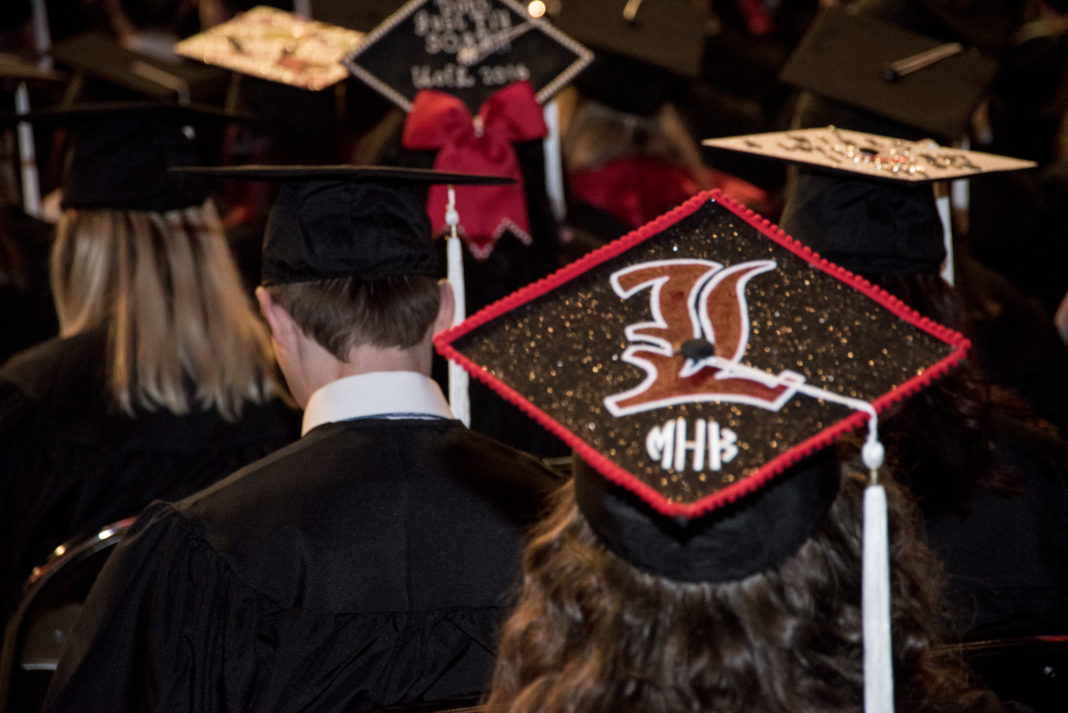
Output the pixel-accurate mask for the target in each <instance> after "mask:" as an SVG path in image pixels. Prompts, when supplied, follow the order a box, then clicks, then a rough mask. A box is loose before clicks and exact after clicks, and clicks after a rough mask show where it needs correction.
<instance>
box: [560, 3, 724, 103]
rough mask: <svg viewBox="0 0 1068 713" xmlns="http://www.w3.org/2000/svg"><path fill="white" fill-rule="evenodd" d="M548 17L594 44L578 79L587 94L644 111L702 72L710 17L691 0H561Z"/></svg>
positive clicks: (662, 100) (677, 92)
mask: <svg viewBox="0 0 1068 713" xmlns="http://www.w3.org/2000/svg"><path fill="white" fill-rule="evenodd" d="M549 17H550V18H551V19H552V21H553V24H554V25H556V26H557V27H559V28H560V29H561V30H563V31H564V32H566V33H568V34H569V35H570V36H572V37H574V38H575V39H576V40H578V41H579V42H582V43H583V44H584V45H586V46H588V47H590V48H591V49H593V50H594V52H595V55H594V59H593V62H591V63H590V66H589V67H587V68H586V69H585V70H584V71H583V72H582V73H581V74H579V75H578V76H577V77H576V78H575V81H574V84H575V86H576V87H578V88H579V89H580V90H581V91H582V92H583V93H584V94H585V95H587V96H589V97H592V98H594V99H596V100H597V101H600V102H601V103H603V104H607V105H608V106H612V107H615V108H617V109H620V110H622V111H626V112H629V113H632V114H638V115H641V116H648V115H650V114H652V113H654V112H655V111H656V110H657V109H659V108H660V106H661V105H662V104H663V103H664V102H666V101H669V100H671V99H674V98H676V97H677V96H678V95H679V94H680V93H681V92H682V90H683V88H684V87H685V84H686V82H687V81H688V80H691V79H695V78H697V77H699V76H700V74H701V69H702V62H703V58H704V52H705V41H706V32H707V28H708V25H709V22H710V17H709V11H708V6H707V5H705V4H704V3H695V2H692V0H644V1H642V0H631V1H630V2H625V1H624V0H562V1H561V2H558V3H552V4H550V9H549Z"/></svg>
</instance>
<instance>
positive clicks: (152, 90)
mask: <svg viewBox="0 0 1068 713" xmlns="http://www.w3.org/2000/svg"><path fill="white" fill-rule="evenodd" d="M49 55H50V56H51V57H52V59H53V60H55V62H56V64H58V65H61V66H63V67H66V68H68V69H70V70H72V71H73V72H75V74H76V76H87V77H90V78H93V79H96V80H98V85H97V87H98V88H97V90H96V91H95V92H93V93H91V94H90V96H89V98H90V99H91V100H131V99H142V100H144V99H148V100H154V101H178V102H180V103H189V102H204V103H211V102H213V101H215V100H217V99H219V98H221V97H222V96H223V95H224V93H225V91H226V87H227V82H228V78H229V74H228V73H227V72H225V71H223V70H221V69H218V68H216V67H209V66H206V65H203V64H200V63H198V62H191V61H189V60H185V59H182V58H181V57H175V58H174V59H173V60H172V61H167V60H164V59H160V58H159V57H155V56H152V55H148V54H145V53H143V52H137V51H135V50H132V49H128V48H126V47H123V46H122V45H121V44H119V42H118V41H117V40H116V39H115V38H114V37H112V36H111V35H109V34H107V33H105V32H101V31H98V30H93V31H90V32H86V33H84V34H81V35H75V36H74V37H71V38H68V39H66V40H63V41H62V42H59V43H57V44H55V45H53V46H52V48H51V49H50V50H49Z"/></svg>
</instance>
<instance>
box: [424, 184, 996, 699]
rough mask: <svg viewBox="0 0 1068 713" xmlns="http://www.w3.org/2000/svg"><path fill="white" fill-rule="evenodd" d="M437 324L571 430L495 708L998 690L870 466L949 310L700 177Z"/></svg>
mask: <svg viewBox="0 0 1068 713" xmlns="http://www.w3.org/2000/svg"><path fill="white" fill-rule="evenodd" d="M438 346H439V349H440V350H441V351H442V352H443V353H444V354H445V355H446V356H448V357H449V358H451V359H456V360H459V361H460V363H462V364H464V365H465V367H466V368H468V369H469V370H470V371H471V373H472V375H473V376H475V377H476V378H479V379H481V380H483V381H485V382H486V383H487V384H488V385H489V386H491V387H492V388H494V389H495V390H497V391H498V392H499V393H501V394H502V395H505V396H507V397H508V398H509V399H510V400H511V401H512V402H513V403H515V404H516V405H518V406H519V407H520V408H521V409H523V410H524V411H525V412H526V413H528V414H529V415H531V416H532V417H534V418H535V419H536V420H537V421H538V422H539V423H541V424H542V425H544V426H545V427H546V428H549V429H550V430H552V431H553V432H554V433H555V434H557V435H558V436H559V437H560V438H562V439H563V440H565V441H566V442H567V443H568V444H569V445H571V446H572V447H573V448H574V449H575V453H576V456H577V458H576V460H575V466H574V478H573V479H572V480H571V481H569V482H568V483H566V484H564V485H563V486H562V488H561V490H560V492H559V493H558V494H557V497H556V499H555V509H554V510H553V512H552V514H551V515H550V516H549V517H547V518H546V519H545V520H543V521H542V522H541V523H540V524H539V526H538V527H537V529H536V531H535V534H534V537H533V539H532V541H531V543H530V545H529V546H528V548H527V550H526V552H525V555H524V562H523V564H524V584H523V591H522V594H521V596H520V600H519V603H518V605H517V607H516V609H515V611H514V612H513V614H512V616H511V617H510V619H509V621H508V622H507V624H506V625H505V627H504V629H503V632H502V636H501V650H500V658H499V661H498V664H497V668H496V675H495V679H494V685H493V691H492V693H491V695H490V697H489V699H488V702H487V709H490V710H507V711H510V713H524V712H527V711H531V712H533V711H538V712H539V713H555V712H563V711H761V712H765V711H766V712H769V713H770V712H773V711H774V712H782V711H811V712H813V713H815V712H816V711H819V712H821V713H829V712H831V711H834V712H842V713H844V712H847V711H848V712H850V713H860V711H866V712H867V713H891V712H892V711H894V710H898V711H910V712H912V713H915V712H918V711H999V710H1001V705H1000V703H999V701H998V700H997V699H996V698H995V697H993V696H991V695H989V694H986V693H983V692H975V691H973V690H971V684H970V682H969V681H968V678H967V672H966V670H965V669H964V668H963V667H962V666H961V665H960V663H959V661H956V660H955V659H954V657H953V656H952V655H950V654H947V655H945V656H939V655H938V650H937V649H936V648H935V644H937V643H939V641H940V630H939V620H938V616H937V611H938V604H939V589H938V583H939V579H938V576H937V566H936V565H935V560H934V558H933V556H932V554H931V552H930V551H929V550H928V549H927V548H926V547H925V546H924V543H923V541H922V537H920V536H918V533H917V528H916V520H915V513H914V512H910V506H909V503H908V500H907V497H905V494H904V490H903V489H902V488H900V487H898V486H897V485H896V484H895V483H894V481H893V477H892V473H891V471H890V469H888V468H883V467H881V466H882V457H883V448H882V446H881V441H880V439H879V434H880V432H881V429H880V423H881V421H882V418H883V416H884V414H890V415H891V417H892V412H893V410H895V409H896V408H897V404H898V403H899V402H900V401H901V400H902V399H905V398H907V397H908V396H909V395H911V394H914V393H916V392H917V391H919V390H921V389H924V388H925V387H927V386H928V385H929V384H931V383H932V381H934V380H935V379H937V378H939V377H940V376H944V375H945V374H946V373H947V372H948V371H950V370H952V369H954V368H956V366H958V365H959V363H960V362H961V360H962V359H963V357H964V355H965V353H966V349H967V342H966V340H964V339H963V338H962V337H961V335H960V334H957V333H955V332H952V331H950V330H948V329H946V328H944V327H941V326H939V325H937V324H935V323H933V322H931V321H930V320H927V319H926V318H923V317H921V316H920V315H919V314H918V313H916V312H914V311H912V310H911V309H909V308H908V307H906V306H905V305H904V304H903V303H901V302H900V301H899V300H896V299H894V298H891V297H890V296H889V295H887V294H886V293H885V292H882V291H880V290H878V289H876V288H874V287H873V286H872V285H871V284H870V283H867V282H865V281H864V280H861V279H859V278H857V277H856V276H855V275H853V274H852V273H848V272H846V271H845V270H843V269H841V268H839V267H837V266H835V265H833V264H831V263H828V262H827V261H826V260H824V259H822V258H820V257H819V256H818V255H816V254H814V253H812V252H811V250H809V249H808V248H807V247H805V246H803V245H802V244H800V243H798V242H797V241H795V240H793V239H792V238H790V237H788V236H786V235H785V234H784V233H782V231H780V230H778V229H776V228H775V226H773V225H771V224H770V223H768V222H767V221H763V220H762V219H761V218H760V216H757V215H755V214H753V213H752V212H751V211H748V210H747V209H745V207H744V206H742V205H741V204H739V203H738V202H736V201H734V200H732V199H730V198H728V197H727V196H724V195H722V194H718V193H714V192H713V193H704V194H699V195H698V196H696V197H694V198H693V199H691V200H689V201H687V202H686V203H685V204H683V205H681V206H679V207H677V208H676V209H674V210H672V211H671V212H669V213H667V214H665V215H662V216H660V217H659V218H657V219H656V220H654V221H652V222H651V223H649V224H647V225H645V226H643V227H642V228H641V229H639V230H637V231H634V232H632V233H629V234H628V235H626V236H624V237H623V238H620V239H619V240H617V241H615V242H613V243H610V244H609V245H607V246H606V247H605V248H602V249H601V250H599V251H597V252H595V253H591V254H590V255H588V256H587V257H585V258H583V259H582V260H580V261H578V262H576V263H574V264H572V265H570V266H568V267H566V268H564V269H563V270H561V271H559V272H558V273H556V274H554V275H551V276H550V277H549V278H548V279H546V280H543V281H541V282H539V283H537V284H534V285H531V286H529V287H527V288H524V289H523V290H520V291H519V292H517V293H515V294H513V295H511V296H509V297H508V298H507V299H505V300H502V301H501V302H499V303H497V304H495V305H492V306H491V307H489V308H487V309H486V310H483V311H482V312H479V313H477V314H475V315H473V316H472V317H470V318H469V319H468V320H466V321H465V322H463V323H461V324H460V325H458V326H456V327H454V328H452V329H451V330H449V331H448V332H446V333H445V334H443V335H441V336H440V337H439V339H438ZM853 429H858V430H860V431H862V432H863V433H864V434H865V435H864V436H863V440H862V442H853V443H850V444H849V445H848V446H843V450H842V452H841V453H842V455H843V456H846V459H845V460H848V461H849V462H848V463H845V462H843V461H840V460H839V458H838V457H836V455H837V454H836V453H835V452H834V450H833V449H832V446H834V445H836V443H839V442H840V441H839V439H842V438H843V437H844V436H846V435H847V434H849V433H850V431H851V430H853ZM917 437H922V435H918V436H917Z"/></svg>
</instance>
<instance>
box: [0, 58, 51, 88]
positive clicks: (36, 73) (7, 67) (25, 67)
mask: <svg viewBox="0 0 1068 713" xmlns="http://www.w3.org/2000/svg"><path fill="white" fill-rule="evenodd" d="M65 79H66V75H65V74H63V73H62V72H57V71H55V70H51V69H43V68H41V67H39V66H37V65H36V64H31V63H29V62H26V61H25V60H23V59H21V58H19V57H17V56H15V55H11V54H0V80H14V81H19V82H23V81H25V82H62V81H64V80H65Z"/></svg>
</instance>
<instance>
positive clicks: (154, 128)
mask: <svg viewBox="0 0 1068 713" xmlns="http://www.w3.org/2000/svg"><path fill="white" fill-rule="evenodd" d="M250 119H251V117H250V116H248V115H245V114H237V113H234V112H228V111H224V110H221V109H217V108H214V107H209V106H202V105H196V104H189V105H180V104H159V103H155V102H143V101H136V102H97V103H87V104H74V105H69V106H64V107H58V108H52V109H41V110H37V111H32V112H29V113H27V114H20V115H10V116H7V117H4V118H3V119H0V120H6V121H26V122H29V123H30V124H32V125H35V126H52V127H60V128H65V129H68V130H69V132H70V143H69V148H68V152H67V157H66V162H65V164H64V168H63V178H62V185H63V194H62V206H63V207H64V208H89V209H108V208H114V209H119V210H150V211H161V212H162V211H168V210H174V209H178V208H186V207H189V206H194V205H199V204H200V203H202V202H203V201H204V199H205V198H206V197H207V195H208V187H207V185H206V184H205V183H204V182H203V181H199V180H194V179H192V178H191V177H188V176H176V175H172V174H169V173H168V172H167V169H168V168H169V167H170V166H176V165H185V164H191V163H197V164H199V163H203V162H204V161H205V160H206V159H207V156H206V154H205V151H206V149H207V147H206V146H205V145H204V141H203V140H202V138H201V135H200V134H198V129H202V130H204V129H207V128H208V127H210V126H211V125H216V126H218V125H220V124H223V123H227V122H232V121H238V120H241V121H247V120H250Z"/></svg>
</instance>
